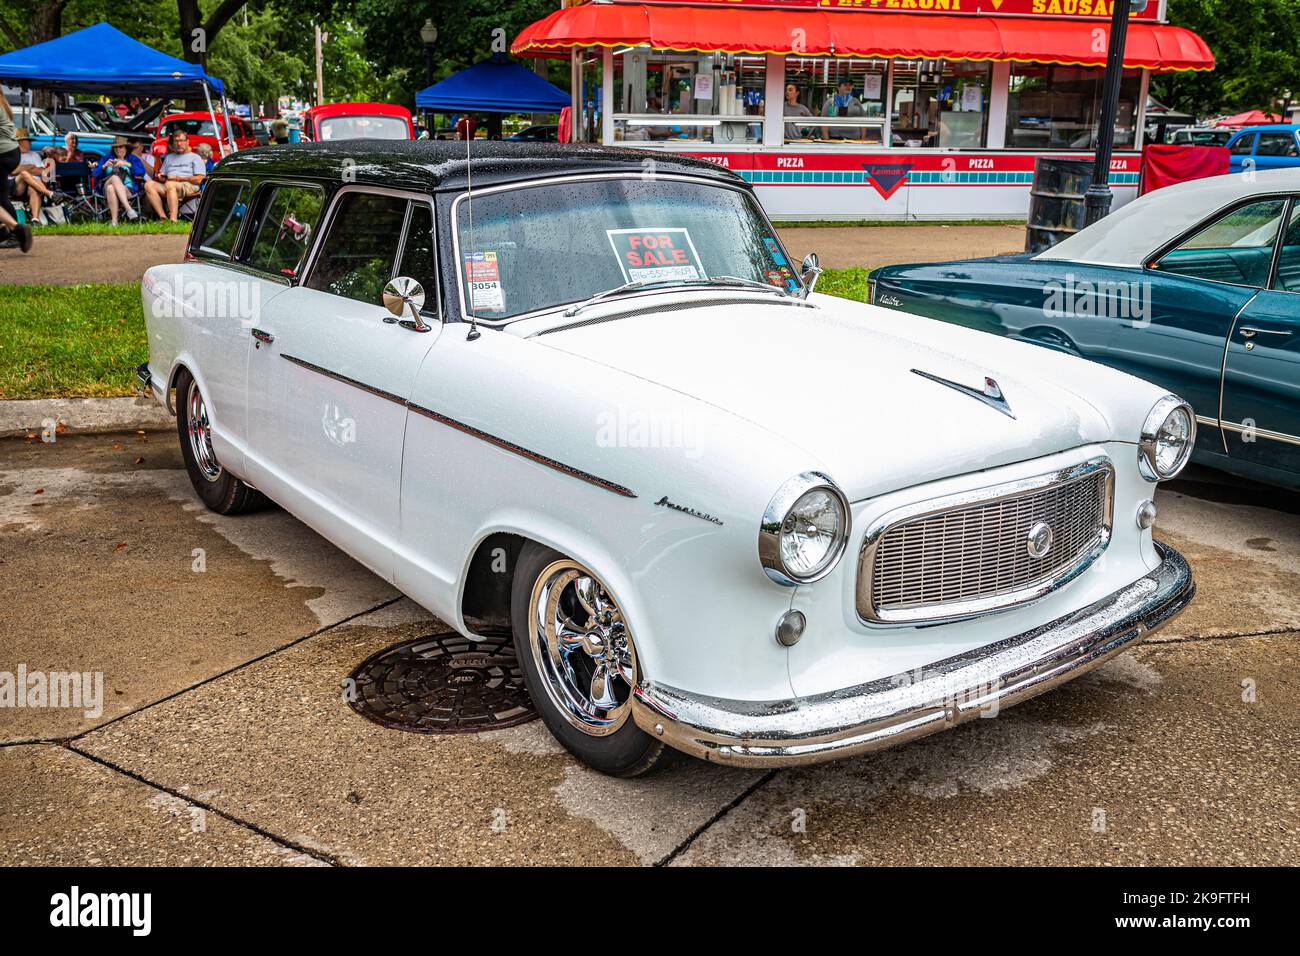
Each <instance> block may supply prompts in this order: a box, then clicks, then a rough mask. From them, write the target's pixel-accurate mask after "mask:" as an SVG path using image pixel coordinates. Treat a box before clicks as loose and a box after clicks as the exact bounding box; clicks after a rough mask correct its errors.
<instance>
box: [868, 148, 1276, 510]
mask: <svg viewBox="0 0 1300 956" xmlns="http://www.w3.org/2000/svg"><path fill="white" fill-rule="evenodd" d="M871 300H872V302H873V303H875V304H876V305H881V306H885V307H888V308H894V309H899V310H902V311H904V312H910V313H913V314H916V315H922V316H927V317H930V318H935V319H941V320H943V321H945V322H954V323H957V324H959V325H965V326H970V327H973V328H978V329H982V330H985V331H988V332H993V333H996V334H998V335H1004V336H1008V337H1011V338H1016V339H1021V340H1023V341H1025V342H1032V343H1034V344H1035V345H1039V346H1043V347H1046V348H1051V349H1056V350H1059V351H1063V352H1069V353H1071V354H1074V355H1078V356H1081V357H1083V358H1086V359H1091V360H1093V361H1097V362H1101V363H1102V364H1105V365H1109V366H1111V367H1113V368H1117V369H1120V370H1121V371H1125V372H1130V373H1132V374H1133V375H1136V376H1137V377H1139V378H1143V379H1146V380H1148V381H1151V382H1155V383H1157V384H1159V385H1163V386H1164V387H1166V388H1168V389H1169V390H1170V391H1171V392H1174V393H1176V394H1178V395H1180V396H1182V397H1183V398H1184V399H1186V400H1187V401H1188V402H1190V403H1191V405H1192V407H1193V408H1194V409H1195V411H1196V420H1197V422H1198V423H1199V429H1198V434H1197V441H1196V453H1195V458H1196V460H1199V461H1201V462H1202V463H1204V464H1207V465H1211V466H1214V467H1217V468H1221V469H1223V470H1225V471H1229V472H1232V473H1234V474H1239V475H1244V476H1247V477H1250V478H1255V479H1258V480H1260V481H1265V482H1269V483H1272V484H1277V485H1282V486H1284V487H1289V488H1296V489H1300V169H1283V170H1273V171H1264V172H1260V173H1259V174H1258V175H1257V176H1252V177H1243V176H1233V175H1228V176H1216V177H1213V178H1210V179H1200V180H1196V181H1194V182H1189V183H1181V184H1179V185H1177V186H1169V187H1166V188H1164V189H1159V190H1156V191H1155V192H1152V193H1149V194H1147V195H1146V196H1144V197H1142V198H1141V199H1138V200H1136V201H1134V202H1132V203H1129V204H1128V205H1126V206H1124V207H1122V208H1120V209H1119V210H1117V211H1116V212H1114V213H1112V214H1111V215H1110V216H1108V217H1106V218H1105V219H1103V220H1102V221H1101V222H1099V223H1097V224H1095V225H1093V226H1090V227H1088V228H1087V229H1084V230H1082V231H1080V232H1078V233H1076V234H1075V235H1073V236H1071V237H1069V238H1068V239H1065V240H1064V241H1062V242H1060V243H1058V244H1057V245H1056V246H1054V247H1053V248H1051V249H1049V250H1047V251H1046V252H1042V253H1039V254H1037V255H1030V254H1027V253H1026V254H1021V255H1013V256H998V257H994V258H988V259H970V260H965V261H960V262H942V263H925V264H918V265H897V266H887V267H885V268H883V269H878V270H876V271H875V272H874V273H872V276H871Z"/></svg>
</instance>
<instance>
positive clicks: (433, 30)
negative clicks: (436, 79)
mask: <svg viewBox="0 0 1300 956" xmlns="http://www.w3.org/2000/svg"><path fill="white" fill-rule="evenodd" d="M420 42H421V43H423V44H424V85H425V86H432V85H433V45H434V44H435V43H437V42H438V28H437V27H436V26H434V25H433V21H432V20H431V19H428V18H427V17H426V18H425V21H424V26H422V27H420ZM429 119H430V116H429V111H428V110H425V111H424V128H425V129H426V130H429V135H430V136H432V135H433V128H432V125H431V124H430V122H429Z"/></svg>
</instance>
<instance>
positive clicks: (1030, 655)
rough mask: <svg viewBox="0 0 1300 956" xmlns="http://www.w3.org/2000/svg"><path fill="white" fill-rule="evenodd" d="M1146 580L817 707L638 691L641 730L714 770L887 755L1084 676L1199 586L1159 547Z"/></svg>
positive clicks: (812, 701)
mask: <svg viewBox="0 0 1300 956" xmlns="http://www.w3.org/2000/svg"><path fill="white" fill-rule="evenodd" d="M1156 548H1157V550H1158V552H1159V554H1160V557H1161V562H1160V566H1159V567H1157V568H1156V569H1155V570H1154V571H1152V572H1151V573H1150V574H1148V575H1146V576H1145V577H1143V578H1140V579H1139V580H1137V581H1134V582H1133V583H1132V584H1130V585H1128V586H1127V587H1125V588H1121V589H1120V590H1118V591H1116V592H1115V593H1114V594H1111V595H1110V596H1109V597H1106V598H1104V599H1103V600H1101V601H1098V602H1097V603H1095V604H1093V605H1091V606H1089V607H1086V608H1082V609H1081V610H1078V611H1075V612H1073V613H1072V614H1068V615H1066V616H1065V617H1062V618H1059V619H1057V620H1055V621H1052V622H1051V623H1049V624H1045V625H1043V626H1042V627H1039V628H1036V629H1034V630H1032V631H1028V632H1026V633H1024V634H1018V635H1016V636H1014V637H1010V638H1007V639H1005V640H1002V641H998V642H996V643H994V644H990V645H988V646H986V647H981V648H977V649H976V650H973V651H970V652H967V653H965V654H961V655H959V656H957V657H951V658H948V659H947V660H942V661H937V662H936V663H934V664H931V665H929V666H927V667H924V668H921V669H920V670H918V671H915V672H910V673H907V674H899V675H896V676H894V677H886V678H882V679H880V680H875V681H871V682H870V683H866V684H860V685H858V686H856V687H845V688H843V689H841V690H837V691H832V692H830V693H826V694H819V695H817V696H815V697H801V698H794V699H791V700H776V701H761V702H750V701H738V700H723V699H720V698H716V697H705V696H701V695H698V694H690V693H686V692H684V691H680V690H677V689H676V688H673V687H665V686H663V685H661V684H656V683H654V682H653V681H645V682H643V683H642V684H641V685H640V686H638V687H637V689H636V693H635V696H634V698H633V705H632V708H633V709H632V714H633V718H634V719H635V720H636V723H637V725H638V726H639V727H641V728H642V729H643V730H645V731H646V732H647V733H650V734H652V735H655V736H658V737H660V738H661V739H663V740H664V741H665V742H666V743H668V744H670V745H671V746H673V747H676V748H677V749H678V750H683V751H685V752H686V753H688V754H692V755H694V756H696V757H700V758H702V759H704V760H712V761H717V762H718V763H725V764H736V765H743V766H754V767H761V766H773V767H775V766H789V765H794V764H807V763H817V762H819V761H823V760H833V759H837V758H839V757H847V756H849V755H852V754H859V753H865V752H867V751H871V750H880V749H882V748H884V747H891V746H893V745H895V744H900V743H903V742H905V741H908V740H913V739H915V738H917V737H923V736H925V735H926V734H930V733H934V732H935V731H937V730H943V729H945V728H948V727H952V726H955V725H956V724H959V723H962V722H963V721H966V720H970V719H972V718H974V717H977V716H980V715H981V714H988V715H990V716H991V715H992V714H994V713H996V710H997V709H999V708H1002V707H1009V706H1011V705H1012V704H1017V703H1019V702H1020V701H1022V700H1027V699H1028V698H1030V697H1033V696H1035V695H1037V694H1041V693H1042V692H1043V691H1045V690H1049V689H1050V688H1052V687H1055V686H1056V685H1058V684H1062V683H1064V682H1065V681H1067V680H1071V679H1072V678H1075V677H1078V676H1079V675H1080V674H1082V673H1084V672H1085V671H1087V670H1090V669H1091V668H1093V667H1095V666H1097V665H1098V664H1100V663H1102V662H1103V661H1105V660H1107V659H1109V658H1110V657H1113V656H1114V655H1115V654H1118V653H1119V652H1120V651H1122V650H1123V649H1124V648H1126V647H1128V646H1130V645H1131V644H1136V643H1137V642H1138V641H1140V640H1142V639H1143V638H1144V637H1145V636H1146V635H1148V634H1150V633H1151V632H1152V631H1154V630H1156V629H1157V628H1158V627H1160V626H1162V625H1163V624H1165V623H1167V622H1168V621H1169V620H1170V619H1171V618H1173V617H1174V616H1175V615H1176V614H1178V613H1179V612H1180V611H1182V610H1183V608H1185V607H1186V606H1187V605H1188V603H1190V601H1191V600H1192V595H1193V594H1194V593H1195V591H1196V585H1195V583H1194V582H1193V581H1192V572H1191V569H1190V568H1189V567H1188V566H1187V562H1186V561H1185V560H1184V559H1183V557H1182V555H1180V554H1179V553H1178V552H1177V551H1174V550H1173V549H1172V548H1168V547H1165V546H1163V545H1159V544H1158V545H1156Z"/></svg>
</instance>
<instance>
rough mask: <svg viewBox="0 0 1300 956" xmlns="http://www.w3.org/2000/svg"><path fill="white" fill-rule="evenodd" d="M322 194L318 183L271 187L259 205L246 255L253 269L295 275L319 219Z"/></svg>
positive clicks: (322, 200)
mask: <svg viewBox="0 0 1300 956" xmlns="http://www.w3.org/2000/svg"><path fill="white" fill-rule="evenodd" d="M324 201H325V196H324V193H322V192H321V190H320V188H319V187H317V186H274V187H272V189H271V193H270V195H269V196H268V197H267V199H266V201H265V202H264V203H263V205H262V215H261V219H260V221H259V222H258V224H257V237H256V238H255V239H254V240H253V249H252V252H250V253H249V256H248V264H249V265H250V266H252V267H253V268H254V269H261V270H262V271H264V272H274V273H276V274H277V275H286V276H297V275H298V272H299V270H301V269H302V263H303V260H304V259H305V258H306V257H307V250H308V249H310V248H311V236H312V232H313V231H314V230H315V228H316V225H317V223H318V222H320V214H321V206H322V205H323V204H324Z"/></svg>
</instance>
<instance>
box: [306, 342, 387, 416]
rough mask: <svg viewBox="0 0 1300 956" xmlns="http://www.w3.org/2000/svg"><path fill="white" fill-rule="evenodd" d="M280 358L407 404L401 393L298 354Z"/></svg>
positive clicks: (354, 386)
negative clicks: (347, 374) (328, 367)
mask: <svg viewBox="0 0 1300 956" xmlns="http://www.w3.org/2000/svg"><path fill="white" fill-rule="evenodd" d="M280 358H282V359H284V360H285V361H286V362H292V363H293V364H294V365H300V366H302V367H303V368H305V369H307V370H308V371H311V372H315V373H317V374H318V375H324V376H325V377H326V378H332V379H334V381H336V382H342V383H343V384H344V385H351V386H352V387H353V388H359V389H361V391H363V392H369V393H370V394H371V395H375V396H377V397H379V398H383V399H387V400H388V401H390V402H394V403H395V404H398V405H405V404H406V399H404V398H402V396H400V395H394V394H393V393H392V392H385V391H384V390H383V389H382V388H375V387H374V386H373V385H367V384H366V383H365V382H359V381H357V380H356V379H355V378H348V377H347V376H346V375H342V374H340V373H339V372H331V371H330V370H329V369H327V368H322V367H321V366H319V365H315V364H313V363H311V362H308V361H307V360H306V359H300V358H298V356H296V355H289V354H287V353H285V352H281V353H280Z"/></svg>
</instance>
